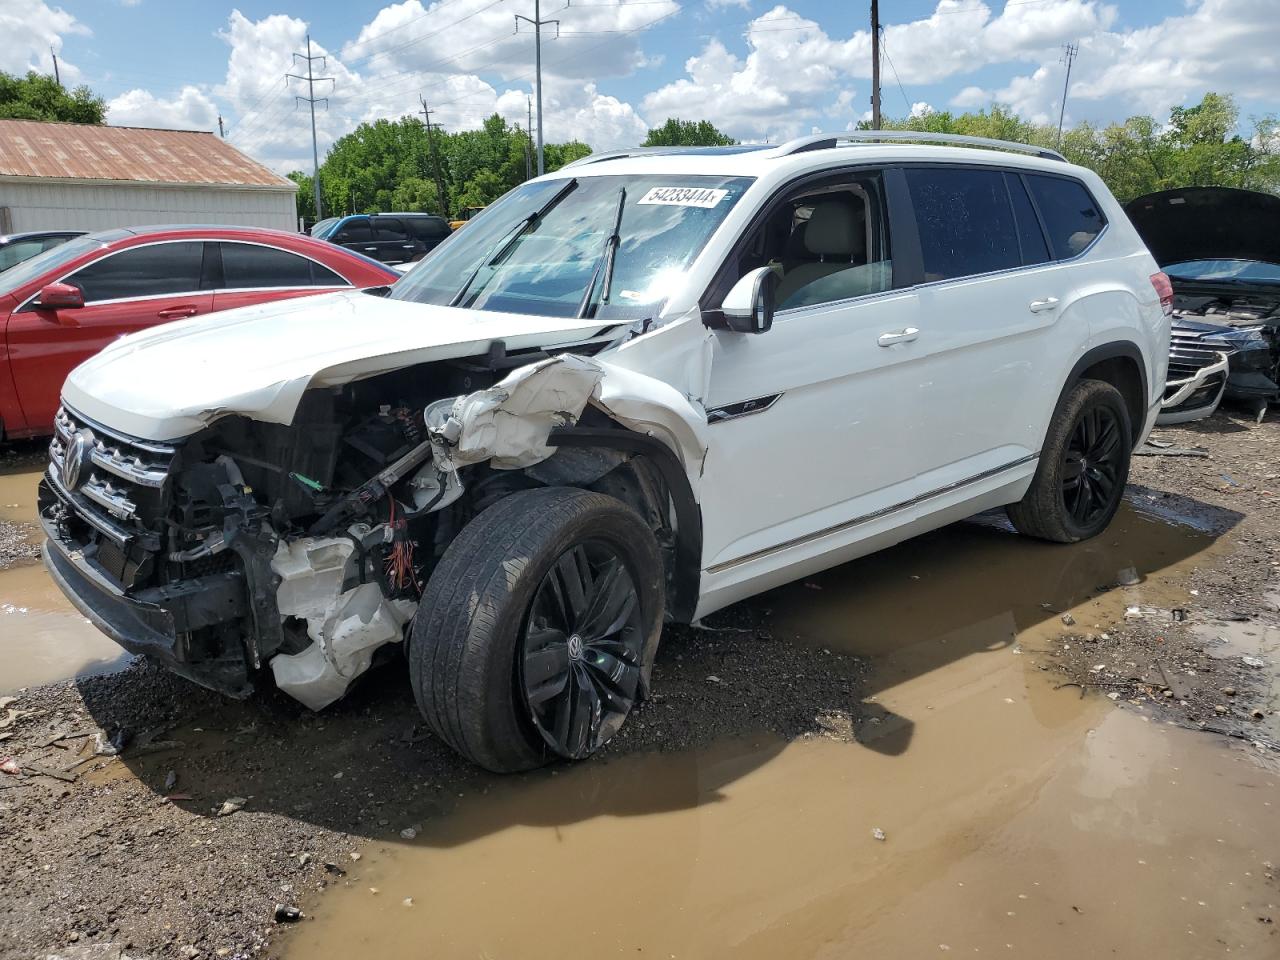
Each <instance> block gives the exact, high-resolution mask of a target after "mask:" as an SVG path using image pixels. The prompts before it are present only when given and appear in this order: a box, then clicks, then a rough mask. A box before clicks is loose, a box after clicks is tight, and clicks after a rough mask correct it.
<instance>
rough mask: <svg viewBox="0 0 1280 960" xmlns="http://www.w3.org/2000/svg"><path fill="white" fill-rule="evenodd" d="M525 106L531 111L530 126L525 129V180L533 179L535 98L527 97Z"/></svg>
mask: <svg viewBox="0 0 1280 960" xmlns="http://www.w3.org/2000/svg"><path fill="white" fill-rule="evenodd" d="M524 104H525V107H526V109H527V110H528V111H529V120H528V125H527V126H526V127H525V128H524V132H525V141H524V178H525V179H526V180H532V179H533V98H532V97H525V98H524Z"/></svg>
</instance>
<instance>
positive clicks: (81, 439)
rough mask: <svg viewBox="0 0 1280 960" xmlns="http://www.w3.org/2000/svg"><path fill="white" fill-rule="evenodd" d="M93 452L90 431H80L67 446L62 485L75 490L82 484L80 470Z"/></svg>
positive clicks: (63, 463)
mask: <svg viewBox="0 0 1280 960" xmlns="http://www.w3.org/2000/svg"><path fill="white" fill-rule="evenodd" d="M92 450H93V434H92V433H91V432H89V431H88V430H79V431H77V432H76V435H75V436H74V437H72V438H71V442H70V443H68V444H67V451H66V453H65V454H64V455H63V458H62V485H63V486H64V487H66V488H67V489H68V490H74V489H75V488H76V485H77V484H78V483H79V482H80V470H81V468H82V467H83V466H84V465H85V463H86V462H87V461H88V459H89V453H90V451H92Z"/></svg>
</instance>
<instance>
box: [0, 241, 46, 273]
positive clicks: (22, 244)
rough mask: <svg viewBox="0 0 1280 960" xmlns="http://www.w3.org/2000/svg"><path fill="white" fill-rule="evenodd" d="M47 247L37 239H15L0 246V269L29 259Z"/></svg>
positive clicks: (6, 268) (5, 268)
mask: <svg viewBox="0 0 1280 960" xmlns="http://www.w3.org/2000/svg"><path fill="white" fill-rule="evenodd" d="M54 246H56V244H54ZM48 249H49V248H48V247H46V246H44V244H42V243H41V242H40V241H39V240H15V241H14V242H13V243H10V244H8V245H6V246H4V247H0V270H8V269H9V268H10V267H12V266H13V265H14V264H15V263H21V262H22V261H23V260H29V259H30V258H31V257H34V256H35V255H36V254H37V253H40V252H42V251H44V250H48Z"/></svg>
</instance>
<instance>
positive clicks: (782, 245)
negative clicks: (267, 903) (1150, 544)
mask: <svg viewBox="0 0 1280 960" xmlns="http://www.w3.org/2000/svg"><path fill="white" fill-rule="evenodd" d="M913 136H914V135H906V136H904V135H897V136H894V135H891V134H852V135H839V136H816V137H807V138H804V139H801V140H796V141H793V142H790V143H787V144H783V145H781V146H767V145H766V146H741V147H727V148H714V149H686V150H673V149H656V150H636V151H628V152H622V153H616V154H607V155H604V156H599V155H597V156H592V157H588V158H586V159H585V160H582V161H579V162H578V163H575V164H572V165H570V166H569V167H566V168H564V169H562V170H559V171H557V172H556V173H553V174H549V175H547V176H545V177H541V178H539V179H537V180H533V181H530V182H528V183H526V184H524V185H522V186H520V187H518V188H517V189H515V190H513V191H511V192H510V193H508V194H507V195H506V196H505V197H503V198H502V199H501V200H499V201H498V202H497V203H494V204H493V205H492V206H490V207H489V208H488V209H487V210H485V211H484V212H483V213H482V214H481V215H480V216H478V217H477V218H476V219H475V220H474V221H473V222H471V223H469V224H468V225H467V226H466V227H464V228H463V229H462V230H460V231H458V232H457V233H456V234H455V235H454V236H453V237H451V238H450V239H449V240H448V241H446V242H445V243H444V244H442V245H441V246H440V247H439V248H438V249H437V250H436V251H435V252H433V253H432V254H431V255H430V256H428V258H427V259H426V260H424V261H423V262H422V263H420V264H419V265H417V266H416V267H415V268H414V269H413V270H412V271H410V272H409V273H408V274H407V275H406V276H405V277H404V278H403V279H401V280H400V281H399V282H397V283H396V284H395V286H393V287H391V288H390V289H389V290H383V291H380V292H376V293H374V294H372V295H371V294H370V293H367V292H351V293H337V294H332V295H327V296H323V297H311V298H307V299H305V300H294V301H286V302H282V303H274V304H266V305H263V306H258V307H250V308H246V309H242V310H235V311H229V312H226V313H221V314H214V315H212V316H208V317H201V318H198V319H192V320H188V321H183V322H179V323H174V324H170V325H168V326H165V327H160V328H157V329H153V330H150V331H147V332H144V333H139V334H135V335H133V336H129V337H126V338H124V339H122V340H120V341H118V342H117V343H115V344H113V345H112V346H111V347H109V348H108V349H106V350H104V351H103V352H102V353H101V354H100V355H98V356H97V357H95V358H93V359H92V360H89V361H88V362H87V363H85V364H83V365H82V366H80V367H79V368H78V369H77V370H76V371H75V372H73V373H72V374H71V376H70V377H69V378H68V380H67V382H66V386H65V388H64V392H63V401H64V406H63V409H62V411H61V412H60V413H59V416H58V421H57V436H56V437H55V439H54V442H53V444H52V447H51V463H50V467H49V470H48V473H47V476H46V477H45V478H44V480H43V482H42V484H41V501H40V502H41V514H42V518H43V522H44V526H45V530H46V531H47V535H48V543H47V546H46V552H45V556H46V563H47V565H48V568H49V570H50V572H51V573H52V575H53V577H54V578H55V579H56V580H57V582H58V583H59V585H60V586H61V587H62V589H63V590H64V591H66V593H67V594H68V595H69V596H70V597H71V599H72V600H73V601H74V602H75V603H76V604H77V605H78V606H79V608H80V609H81V610H82V611H83V612H84V614H85V615H86V616H87V617H89V618H90V619H91V620H93V621H94V622H95V623H97V624H98V625H99V626H100V627H101V628H102V629H103V630H104V631H106V632H107V633H108V634H109V635H111V636H112V637H114V638H115V639H116V640H117V641H118V642H119V643H120V644H121V645H122V646H124V647H125V648H126V649H128V650H131V651H135V652H138V653H144V654H147V655H149V656H151V657H153V658H155V659H157V660H159V661H161V662H163V663H165V664H167V665H168V666H169V667H171V668H172V669H173V670H175V671H177V672H178V673H181V674H182V675H184V676H186V677H189V678H191V679H192V680H195V681H196V682H198V683H201V684H204V685H206V686H209V687H212V688H215V689H218V690H222V691H225V692H226V693H228V694H231V695H236V696H244V695H247V694H248V693H249V692H250V691H251V689H252V681H253V679H254V677H255V675H256V674H258V673H259V672H260V671H262V670H263V668H265V667H269V668H270V669H271V671H272V673H273V674H274V677H275V681H276V683H277V685H278V686H279V687H280V688H282V689H284V690H286V691H287V692H289V693H290V694H292V695H293V696H295V697H297V698H298V699H299V700H301V701H303V702H304V703H306V704H308V705H309V706H311V707H313V708H316V709H319V708H321V707H323V706H325V705H326V704H328V703H330V702H332V701H333V700H335V699H337V698H338V697H339V696H341V695H342V694H343V692H344V691H345V690H346V688H347V686H348V684H349V683H350V682H351V681H352V680H353V679H354V678H355V677H356V676H358V675H359V674H361V673H362V672H364V671H365V670H367V669H368V668H369V666H370V665H371V663H373V662H374V661H375V659H378V658H379V657H380V656H381V655H384V654H386V653H389V652H392V651H396V650H400V649H405V650H406V653H407V658H408V663H409V670H410V674H411V677H412V683H413V688H414V690H415V692H416V695H417V698H418V702H419V704H420V706H421V708H422V711H423V713H424V714H425V715H426V718H427V720H428V721H429V722H430V724H431V726H432V727H433V728H434V730H435V731H436V733H438V734H439V736H440V737H441V738H443V739H444V740H445V741H446V742H448V743H449V744H450V745H452V746H453V747H454V748H455V749H456V750H458V751H459V752H460V753H462V754H464V755H465V756H467V757H469V758H471V759H472V760H473V761H475V762H476V763H478V764H481V765H482V766H485V767H487V768H489V769H491V770H498V771H506V770H519V769H524V768H528V767H532V766H535V765H537V764H540V763H543V762H545V761H546V760H547V759H550V758H553V757H556V756H560V757H568V758H575V759H576V758H581V757H585V756H587V755H589V754H591V753H592V752H593V751H595V750H597V749H599V748H600V747H601V745H602V744H604V743H605V742H606V741H607V740H608V739H609V738H610V736H611V735H612V734H613V733H614V732H615V731H616V730H617V729H618V728H619V726H620V725H621V724H622V723H623V721H624V720H625V719H626V717H627V714H628V712H629V711H630V709H631V707H632V705H633V704H634V703H635V702H636V701H637V700H638V699H639V698H641V697H643V696H645V695H646V694H647V691H648V685H649V675H650V671H651V668H652V664H653V659H654V654H655V651H656V649H657V646H658V640H659V636H660V635H661V632H662V627H663V624H664V622H666V621H679V622H684V621H691V620H696V619H697V618H700V617H704V616H706V615H707V614H709V613H711V612H712V611H714V610H717V609H719V608H721V607H724V606H726V605H727V604H731V603H734V602H735V601H737V600H741V599H743V598H744V597H749V596H751V595H753V594H755V593H758V592H760V591H762V590H766V589H768V588H770V587H774V586H776V585H778V584H781V583H785V582H787V581H789V580H793V579H795V578H797V577H802V576H805V575H807V574H810V573H812V572H814V571H816V570H821V569H823V568H825V567H830V566H832V565H834V564H838V563H843V562H844V561H846V560H849V559H851V558H853V557H857V556H859V555H861V554H866V553H868V552H871V551H873V550H878V549H880V548H881V547H884V546H887V545H889V544H892V543H895V542H897V541H899V540H902V539H904V538H906V537H910V536H913V535H915V534H917V533H920V532H922V531H925V530H929V529H932V528H935V527H939V526H941V525H943V524H947V523H951V522H952V521H955V520H959V519H961V518H963V517H967V516H969V515H971V514H973V513H976V512H978V511H981V510H986V509H989V508H991V507H995V506H1001V505H1004V506H1007V507H1008V512H1009V516H1010V517H1011V518H1012V520H1013V523H1014V524H1015V525H1016V526H1017V528H1018V529H1019V530H1021V531H1022V532H1024V533H1027V534H1030V535H1032V536H1036V537H1041V538H1043V539H1047V540H1053V541H1059V542H1070V541H1075V540H1080V539H1083V538H1086V537H1091V536H1094V535H1095V534H1097V533H1099V532H1100V531H1102V530H1103V529H1104V528H1105V527H1106V526H1107V524H1108V522H1109V521H1110V519H1111V517H1112V515H1113V514H1114V512H1115V510H1116V508H1117V505H1118V504H1119V502H1120V498H1121V495H1122V492H1123V488H1124V484H1125V480H1126V476H1127V471H1128V463H1129V453H1130V450H1131V449H1132V448H1133V446H1134V445H1135V444H1137V443H1139V442H1140V441H1141V440H1142V439H1143V437H1144V436H1145V434H1146V431H1147V430H1149V429H1150V427H1151V424H1152V422H1153V420H1154V417H1155V415H1156V413H1157V412H1158V410H1159V408H1160V399H1161V392H1162V389H1163V386H1164V382H1165V365H1166V358H1167V357H1168V354H1169V319H1168V311H1169V305H1170V299H1171V291H1170V289H1169V284H1168V281H1167V278H1165V276H1164V275H1163V274H1161V273H1160V272H1159V271H1158V269H1157V267H1156V264H1155V262H1154V261H1153V260H1152V258H1151V256H1150V255H1149V254H1148V253H1147V251H1146V249H1145V248H1144V247H1143V245H1142V242H1141V240H1140V239H1139V238H1138V236H1137V235H1136V233H1135V232H1134V230H1133V228H1132V227H1131V226H1130V224H1129V221H1128V220H1127V219H1126V218H1125V215H1124V213H1123V211H1122V210H1121V208H1120V206H1119V205H1118V204H1117V203H1116V201H1115V199H1114V198H1113V197H1112V196H1111V194H1110V193H1109V192H1108V191H1107V188H1106V187H1105V186H1103V184H1102V182H1101V181H1100V180H1099V179H1098V177H1097V176H1095V175H1094V174H1093V173H1091V172H1090V171H1088V170H1084V169H1081V168H1079V167H1074V166H1071V165H1069V164H1067V163H1066V162H1065V161H1064V160H1063V159H1062V158H1061V157H1059V156H1058V155H1057V154H1054V153H1052V151H1047V150H1039V149H1036V148H1028V147H1024V146H1020V145H1018V144H1007V143H1002V142H996V141H965V145H964V146H954V145H952V146H928V145H921V144H920V143H910V142H905V141H907V140H910V139H912V137H913ZM917 139H918V138H917ZM927 139H928V140H929V141H930V143H934V142H937V141H938V140H945V139H947V138H945V137H939V138H934V137H929V138H927ZM952 139H960V140H964V138H952ZM992 148H995V149H992ZM405 639H407V643H403V644H402V643H400V641H401V640H405Z"/></svg>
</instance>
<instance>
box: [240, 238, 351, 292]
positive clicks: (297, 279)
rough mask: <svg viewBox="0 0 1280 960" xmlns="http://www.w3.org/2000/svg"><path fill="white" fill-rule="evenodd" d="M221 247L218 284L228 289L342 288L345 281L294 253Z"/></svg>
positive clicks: (243, 244)
mask: <svg viewBox="0 0 1280 960" xmlns="http://www.w3.org/2000/svg"><path fill="white" fill-rule="evenodd" d="M221 246H222V274H223V281H222V282H223V286H224V287H226V288H227V289H229V290H243V289H246V288H254V287H339V286H345V285H346V281H345V280H343V279H342V278H341V277H339V276H338V275H337V274H336V273H334V272H333V271H332V270H330V269H328V268H327V267H322V266H321V265H320V264H318V263H314V262H313V261H311V260H308V259H307V258H306V257H300V256H298V255H297V254H294V253H288V252H287V251H284V250H274V249H272V248H271V247H256V246H254V245H253V244H249V243H224V244H222V245H221Z"/></svg>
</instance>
